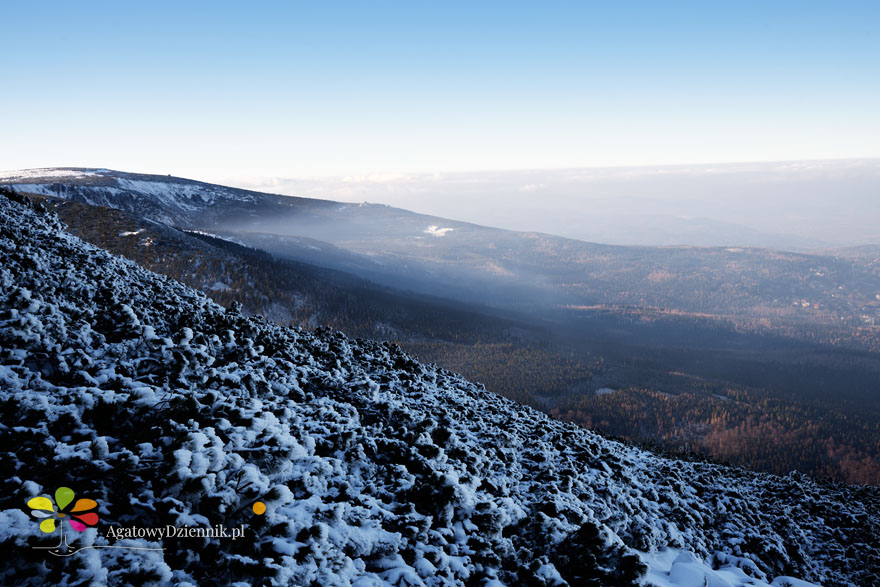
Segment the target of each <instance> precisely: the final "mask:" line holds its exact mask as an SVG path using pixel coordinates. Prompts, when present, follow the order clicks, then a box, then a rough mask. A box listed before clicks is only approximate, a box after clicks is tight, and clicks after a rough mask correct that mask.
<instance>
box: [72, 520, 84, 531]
mask: <svg viewBox="0 0 880 587" xmlns="http://www.w3.org/2000/svg"><path fill="white" fill-rule="evenodd" d="M70 525H71V527H73V529H74V530H76V531H77V532H82V531H83V530H85V529H86V525H85V524H83V523H82V522H77V521H76V520H70Z"/></svg>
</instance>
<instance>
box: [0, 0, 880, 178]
mask: <svg viewBox="0 0 880 587" xmlns="http://www.w3.org/2000/svg"><path fill="white" fill-rule="evenodd" d="M0 22H3V23H4V26H3V35H2V36H0V44H2V51H0V72H2V73H0V139H2V140H0V169H22V168H33V167H49V166H83V167H107V168H112V169H121V170H126V171H138V172H146V173H161V174H168V173H170V174H173V175H178V176H182V177H189V178H194V179H201V180H206V181H216V182H224V183H238V184H254V183H259V182H261V181H269V180H271V179H272V178H321V177H337V178H345V177H354V178H371V177H373V178H375V177H379V178H382V177H396V176H397V175H399V174H413V173H421V174H425V173H427V174H430V173H469V172H478V171H488V170H492V171H509V172H516V171H524V170H543V169H548V170H559V169H573V168H592V167H617V166H645V165H683V164H704V163H721V162H743V161H757V162H761V161H791V160H817V159H822V160H828V159H865V158H876V157H880V108H878V104H880V71H878V70H880V66H878V64H880V30H878V29H880V3H878V2H875V1H869V2H847V1H839V2H806V1H798V2H786V1H767V0H764V1H737V2H706V1H701V2H674V1H671V2H631V1H621V2H587V1H583V2H552V1H546V2H544V1H542V2H515V1H507V2H454V1H444V2H427V1H426V2H412V1H410V2H382V1H376V2H332V1H328V2H249V3H244V2H229V3H227V2H222V1H213V2H198V1H193V2H173V3H172V2H138V3H133V2H87V1H86V2H39V3H36V2H11V1H0Z"/></svg>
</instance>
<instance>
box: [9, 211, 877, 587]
mask: <svg viewBox="0 0 880 587" xmlns="http://www.w3.org/2000/svg"><path fill="white" fill-rule="evenodd" d="M10 198H12V199H10ZM14 200H20V201H14ZM0 414H2V420H0V451H2V452H0V483H2V491H0V528H2V530H0V547H2V549H3V552H4V555H5V556H4V558H5V559H6V561H7V562H6V564H4V566H3V567H0V583H2V584H71V585H73V584H86V583H89V582H95V583H98V584H101V583H110V584H142V583H145V582H154V583H157V584H171V583H175V584H212V583H213V584H235V583H239V584H266V585H284V584H296V585H308V584H314V585H379V584H392V585H442V584H473V585H499V584H508V585H522V584H532V585H565V584H571V585H626V584H635V583H639V582H641V583H652V584H657V585H704V584H707V585H746V584H748V585H766V584H773V585H777V586H782V585H803V584H804V583H803V582H804V581H808V582H811V583H814V584H822V585H867V584H870V583H871V582H872V580H873V579H874V578H876V577H877V576H878V575H880V554H878V550H880V547H878V541H877V536H878V530H880V524H878V514H877V512H878V505H880V492H878V490H876V489H872V488H864V487H837V486H823V485H818V484H816V483H814V482H812V481H809V480H808V479H806V478H804V477H802V476H797V475H791V476H788V477H774V476H770V475H761V474H755V473H749V472H745V471H743V470H739V469H732V468H726V467H722V466H719V465H713V464H706V463H699V462H685V461H678V460H673V459H669V458H665V457H662V456H658V455H655V454H653V453H649V452H646V451H643V450H640V449H637V448H634V447H630V446H626V445H623V444H620V443H618V442H614V441H611V440H608V439H605V438H603V437H601V436H599V435H597V434H594V433H592V432H590V431H587V430H584V429H581V428H578V427H576V426H574V425H568V424H564V423H560V422H557V421H555V420H553V419H551V418H549V417H547V416H545V415H543V414H540V413H538V412H536V411H534V410H531V409H528V408H525V407H523V406H520V405H518V404H516V403H514V402H511V401H508V400H505V399H503V398H500V397H498V396H495V395H492V394H490V393H488V392H486V391H485V390H484V389H482V388H480V387H478V386H475V385H473V384H471V383H469V382H467V381H465V380H463V379H462V378H460V377H459V376H456V375H455V374H453V373H449V372H446V371H443V370H440V369H438V368H435V367H433V366H426V365H421V364H418V363H416V362H415V361H413V360H412V359H411V358H409V357H408V356H406V355H405V354H404V353H402V352H401V351H400V350H399V349H397V348H396V347H393V346H390V345H387V344H380V343H375V342H368V341H363V340H351V339H347V338H345V337H344V336H342V335H341V334H338V333H333V332H329V331H318V332H316V333H307V332H305V331H301V330H297V329H288V328H282V327H279V326H276V325H273V324H271V323H269V322H266V321H263V320H259V319H254V318H249V317H246V316H244V315H243V314H241V313H240V312H238V311H237V310H236V309H235V308H231V309H224V308H222V307H220V306H218V305H216V304H214V303H213V302H211V301H210V300H208V299H207V298H206V297H205V296H204V295H203V294H200V293H198V292H196V291H194V290H191V289H189V288H187V287H185V286H183V285H182V284H179V283H177V282H174V281H172V280H169V279H167V278H163V277H160V276H157V275H155V274H152V273H150V272H148V271H146V270H144V269H142V268H140V267H138V266H137V265H135V264H134V263H132V262H129V261H126V260H123V259H121V258H118V257H114V256H111V255H109V254H107V253H106V252H104V251H102V250H101V249H98V248H96V247H94V246H91V245H88V244H85V243H83V242H82V241H81V240H79V239H77V238H76V237H73V236H71V235H70V234H68V233H66V232H65V231H64V230H63V226H62V225H61V224H60V223H59V221H58V219H57V217H55V216H54V215H53V214H51V213H46V212H40V211H37V210H34V209H33V208H32V207H31V206H30V205H29V204H28V203H27V201H26V200H24V199H20V198H18V197H17V196H15V195H13V194H9V195H7V196H0ZM62 486H63V487H70V488H72V489H74V490H75V491H76V493H77V495H80V496H83V497H87V498H90V499H94V500H95V501H96V502H97V512H98V514H99V518H100V521H99V522H97V523H96V524H95V525H94V527H91V528H88V529H86V530H85V531H84V532H82V533H78V532H76V531H73V530H71V529H70V528H69V527H68V524H69V522H67V521H66V519H65V518H64V517H62V516H60V515H59V514H58V512H55V514H54V515H56V517H58V520H59V522H60V526H61V531H62V532H67V534H68V536H67V539H68V541H69V542H70V549H68V550H66V551H65V553H66V554H71V556H69V557H54V556H52V555H51V554H49V553H48V551H47V550H40V549H37V548H34V547H40V546H46V545H47V544H52V543H55V542H57V540H58V532H57V531H56V532H54V533H52V535H49V534H48V533H43V532H41V531H40V529H39V524H38V522H39V519H38V518H34V517H29V512H30V509H29V508H28V507H26V503H27V502H28V501H29V500H30V499H31V498H32V497H34V496H43V495H44V496H50V497H51V496H52V495H54V494H55V490H56V488H58V487H62ZM257 501H259V502H262V503H264V504H265V505H266V511H265V513H263V514H257V513H255V511H254V510H252V508H251V506H252V504H254V503H255V502H257ZM61 507H63V506H61ZM66 511H67V510H64V511H63V512H61V513H64V512H66ZM218 524H222V525H224V526H226V527H228V528H243V530H244V537H243V538H239V539H237V540H232V539H231V538H223V537H217V538H175V539H166V540H164V541H162V542H160V541H157V540H150V539H148V538H135V539H123V540H120V541H118V542H117V541H114V539H113V538H112V537H111V536H113V535H114V534H115V533H116V530H118V529H125V528H130V527H138V528H160V527H167V526H174V527H181V528H182V527H186V526H188V527H190V528H193V527H208V526H215V525H218ZM118 546H126V547H127V548H125V549H120V548H115V547H118ZM107 547H114V548H107ZM145 548H164V550H140V549H145ZM73 551H75V552H73ZM792 577H793V578H792Z"/></svg>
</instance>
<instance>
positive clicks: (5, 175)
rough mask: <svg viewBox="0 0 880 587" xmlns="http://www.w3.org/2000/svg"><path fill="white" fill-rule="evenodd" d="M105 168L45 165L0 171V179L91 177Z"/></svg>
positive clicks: (99, 173)
mask: <svg viewBox="0 0 880 587" xmlns="http://www.w3.org/2000/svg"><path fill="white" fill-rule="evenodd" d="M106 171H107V170H106V169H90V170H83V169H59V168H53V167H47V168H43V169H21V170H18V171H0V180H6V181H20V180H26V179H52V180H57V179H59V178H64V179H76V178H82V177H93V176H96V175H101V174H102V173H103V172H106Z"/></svg>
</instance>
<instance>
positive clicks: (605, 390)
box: [596, 387, 615, 395]
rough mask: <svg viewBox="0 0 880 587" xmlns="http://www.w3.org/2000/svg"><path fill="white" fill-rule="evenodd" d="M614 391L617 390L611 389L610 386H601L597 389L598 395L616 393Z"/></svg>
mask: <svg viewBox="0 0 880 587" xmlns="http://www.w3.org/2000/svg"><path fill="white" fill-rule="evenodd" d="M614 391H615V390H614V389H611V388H610V387H600V388H599V389H597V390H596V395H608V394H610V393H614Z"/></svg>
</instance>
